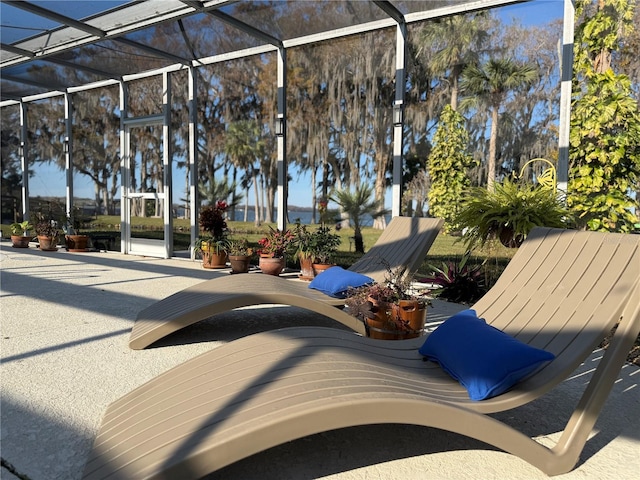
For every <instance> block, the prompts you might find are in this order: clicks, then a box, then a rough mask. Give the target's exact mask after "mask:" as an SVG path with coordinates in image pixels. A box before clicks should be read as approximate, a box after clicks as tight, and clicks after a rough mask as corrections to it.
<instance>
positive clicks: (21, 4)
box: [4, 0, 107, 38]
mask: <svg viewBox="0 0 640 480" xmlns="http://www.w3.org/2000/svg"><path fill="white" fill-rule="evenodd" d="M4 2H5V3H8V4H10V5H11V6H12V7H16V8H20V9H21V10H25V11H27V12H31V13H33V14H35V15H38V16H40V17H44V18H48V19H50V20H55V21H56V22H60V23H63V24H65V25H68V26H69V27H72V28H75V29H76V30H80V31H81V32H85V33H88V34H89V35H94V36H96V37H99V38H103V37H105V36H106V35H107V34H106V32H104V31H102V30H100V29H99V28H96V27H92V26H91V25H89V24H88V23H85V22H79V21H78V20H75V19H73V18H71V17H67V16H66V15H61V14H59V13H57V12H54V11H51V10H48V9H46V8H42V7H39V6H38V5H34V4H33V3H30V2H26V1H24V0H4Z"/></svg>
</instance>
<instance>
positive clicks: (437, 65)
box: [418, 12, 489, 110]
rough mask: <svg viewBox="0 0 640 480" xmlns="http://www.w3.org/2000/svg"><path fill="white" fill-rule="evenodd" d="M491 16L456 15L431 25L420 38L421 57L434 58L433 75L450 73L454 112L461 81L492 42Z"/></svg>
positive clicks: (485, 13) (481, 13)
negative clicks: (489, 39)
mask: <svg viewBox="0 0 640 480" xmlns="http://www.w3.org/2000/svg"><path fill="white" fill-rule="evenodd" d="M487 18H488V17H487V12H480V13H476V14H472V15H455V16H453V17H446V18H442V19H438V20H436V21H434V22H430V23H428V24H427V25H426V26H425V28H424V30H422V34H421V36H420V46H419V47H418V54H419V55H430V58H429V59H428V61H429V67H428V68H429V71H430V73H431V74H432V75H435V76H441V75H446V74H447V73H449V75H448V77H446V79H447V83H448V84H449V89H450V91H451V103H450V105H451V108H452V109H454V110H457V109H458V90H459V86H458V83H459V80H460V76H461V75H462V72H463V70H464V68H465V67H466V66H467V65H470V64H473V63H475V61H476V60H477V58H478V49H479V48H480V47H481V46H482V44H483V43H484V42H485V41H486V40H487V38H489V34H488V33H487V31H486V21H485V20H486V19H487Z"/></svg>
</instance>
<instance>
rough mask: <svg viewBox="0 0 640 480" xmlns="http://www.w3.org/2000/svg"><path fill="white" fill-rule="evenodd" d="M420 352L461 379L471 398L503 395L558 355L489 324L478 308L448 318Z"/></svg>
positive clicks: (454, 376) (428, 338) (481, 398)
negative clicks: (477, 312)
mask: <svg viewBox="0 0 640 480" xmlns="http://www.w3.org/2000/svg"><path fill="white" fill-rule="evenodd" d="M419 352H420V353H421V354H422V355H424V356H425V357H427V359H429V360H433V361H434V362H438V363H439V364H440V366H441V367H442V369H443V370H444V371H445V372H447V373H448V374H449V375H451V376H452V377H453V378H455V379H456V380H458V381H459V382H460V383H461V384H462V386H463V387H465V388H466V389H467V391H468V392H469V398H471V400H484V399H486V398H491V397H495V396H496V395H500V394H501V393H504V392H506V391H507V390H509V389H510V388H511V387H512V386H514V385H515V384H516V383H518V382H519V381H520V380H522V379H523V378H524V377H526V376H527V375H529V374H530V373H532V372H533V371H535V370H536V369H537V368H538V367H540V366H541V365H542V364H544V363H546V362H549V361H551V360H553V359H554V358H555V356H554V355H553V354H552V353H550V352H547V351H545V350H540V349H538V348H534V347H531V346H530V345H527V344H526V343H522V342H521V341H519V340H517V339H515V338H513V337H511V336H509V335H508V334H506V333H504V332H502V331H501V330H498V329H497V328H495V327H492V326H491V325H488V324H487V323H485V321H484V320H483V319H481V318H478V316H477V314H476V312H475V310H464V311H462V312H460V313H458V314H456V315H454V316H453V317H451V318H449V319H448V320H447V321H445V322H444V323H443V324H442V325H440V326H439V327H438V328H436V329H435V330H434V332H433V333H432V334H431V335H429V336H428V337H427V339H426V341H425V342H424V344H423V345H422V347H420V350H419Z"/></svg>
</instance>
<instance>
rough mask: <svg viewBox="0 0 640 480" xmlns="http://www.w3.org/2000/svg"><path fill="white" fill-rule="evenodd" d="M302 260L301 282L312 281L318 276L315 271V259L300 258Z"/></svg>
mask: <svg viewBox="0 0 640 480" xmlns="http://www.w3.org/2000/svg"><path fill="white" fill-rule="evenodd" d="M298 258H299V260H300V275H298V277H299V278H300V280H307V281H311V280H313V278H314V277H315V276H316V275H315V272H314V271H313V258H311V257H298Z"/></svg>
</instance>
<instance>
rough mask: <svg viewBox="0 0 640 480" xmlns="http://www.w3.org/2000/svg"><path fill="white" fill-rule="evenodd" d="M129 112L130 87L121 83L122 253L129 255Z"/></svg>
mask: <svg viewBox="0 0 640 480" xmlns="http://www.w3.org/2000/svg"><path fill="white" fill-rule="evenodd" d="M128 112H129V87H128V86H127V84H126V83H125V82H120V238H121V241H120V252H121V253H128V249H129V245H128V242H127V241H125V239H128V238H130V236H131V225H130V224H129V221H128V215H127V209H128V196H129V194H128V192H127V190H126V189H125V188H124V186H125V185H129V162H128V160H127V158H126V156H125V151H124V149H125V145H126V133H125V125H124V121H125V119H126V118H127V115H128Z"/></svg>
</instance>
